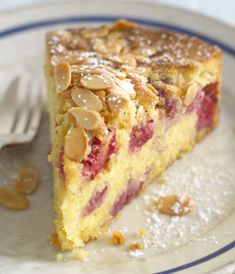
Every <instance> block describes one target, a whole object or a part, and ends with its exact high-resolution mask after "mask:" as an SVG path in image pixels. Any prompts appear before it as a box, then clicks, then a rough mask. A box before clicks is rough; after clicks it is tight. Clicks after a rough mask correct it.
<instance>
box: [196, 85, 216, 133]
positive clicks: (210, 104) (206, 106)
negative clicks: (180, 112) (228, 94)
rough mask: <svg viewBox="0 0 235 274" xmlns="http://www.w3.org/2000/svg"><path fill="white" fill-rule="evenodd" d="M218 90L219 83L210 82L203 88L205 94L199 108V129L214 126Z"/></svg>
mask: <svg viewBox="0 0 235 274" xmlns="http://www.w3.org/2000/svg"><path fill="white" fill-rule="evenodd" d="M217 90H218V83H213V84H209V85H207V86H205V87H204V88H203V91H204V93H205V95H204V96H203V98H202V101H201V107H200V108H199V110H198V124H197V128H198V130H201V129H203V128H207V127H209V128H212V127H213V124H214V116H215V113H216V108H217V98H216V95H215V94H217V92H216V91H217Z"/></svg>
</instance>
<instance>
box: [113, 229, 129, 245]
mask: <svg viewBox="0 0 235 274" xmlns="http://www.w3.org/2000/svg"><path fill="white" fill-rule="evenodd" d="M111 241H112V244H113V245H123V244H125V242H126V238H125V237H124V235H123V234H122V233H121V232H120V231H119V230H116V231H114V232H113V234H112V239H111Z"/></svg>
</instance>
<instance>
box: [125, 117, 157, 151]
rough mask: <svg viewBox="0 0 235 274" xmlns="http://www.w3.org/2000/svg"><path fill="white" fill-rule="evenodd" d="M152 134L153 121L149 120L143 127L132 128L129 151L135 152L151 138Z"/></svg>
mask: <svg viewBox="0 0 235 274" xmlns="http://www.w3.org/2000/svg"><path fill="white" fill-rule="evenodd" d="M153 133H154V127H153V120H152V119H151V120H149V121H148V122H147V124H146V125H145V126H143V127H138V126H134V127H133V128H132V131H131V135H130V142H129V149H130V151H131V152H137V151H139V150H140V148H141V147H142V146H143V145H144V144H145V143H147V141H148V140H149V139H151V138H152V136H153Z"/></svg>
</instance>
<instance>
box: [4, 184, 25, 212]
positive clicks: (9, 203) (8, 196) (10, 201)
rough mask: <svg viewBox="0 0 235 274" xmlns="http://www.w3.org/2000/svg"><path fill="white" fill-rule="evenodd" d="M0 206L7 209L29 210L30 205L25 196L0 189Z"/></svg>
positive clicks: (12, 190) (8, 189)
mask: <svg viewBox="0 0 235 274" xmlns="http://www.w3.org/2000/svg"><path fill="white" fill-rule="evenodd" d="M0 206H2V207H5V208H9V209H16V210H23V209H27V208H29V206H30V203H29V200H28V199H27V198H26V197H25V196H23V195H22V194H20V193H19V192H17V191H15V190H14V189H10V188H7V187H1V188H0Z"/></svg>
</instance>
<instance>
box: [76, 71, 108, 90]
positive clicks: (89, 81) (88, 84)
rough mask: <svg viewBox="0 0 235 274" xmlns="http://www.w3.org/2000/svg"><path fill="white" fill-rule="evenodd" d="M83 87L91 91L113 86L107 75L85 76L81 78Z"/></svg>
mask: <svg viewBox="0 0 235 274" xmlns="http://www.w3.org/2000/svg"><path fill="white" fill-rule="evenodd" d="M81 84H82V85H83V87H85V88H88V89H91V90H99V89H108V88H111V87H112V86H113V80H112V79H111V77H110V76H109V75H105V74H102V75H98V74H92V75H85V76H83V77H82V78H81Z"/></svg>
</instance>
